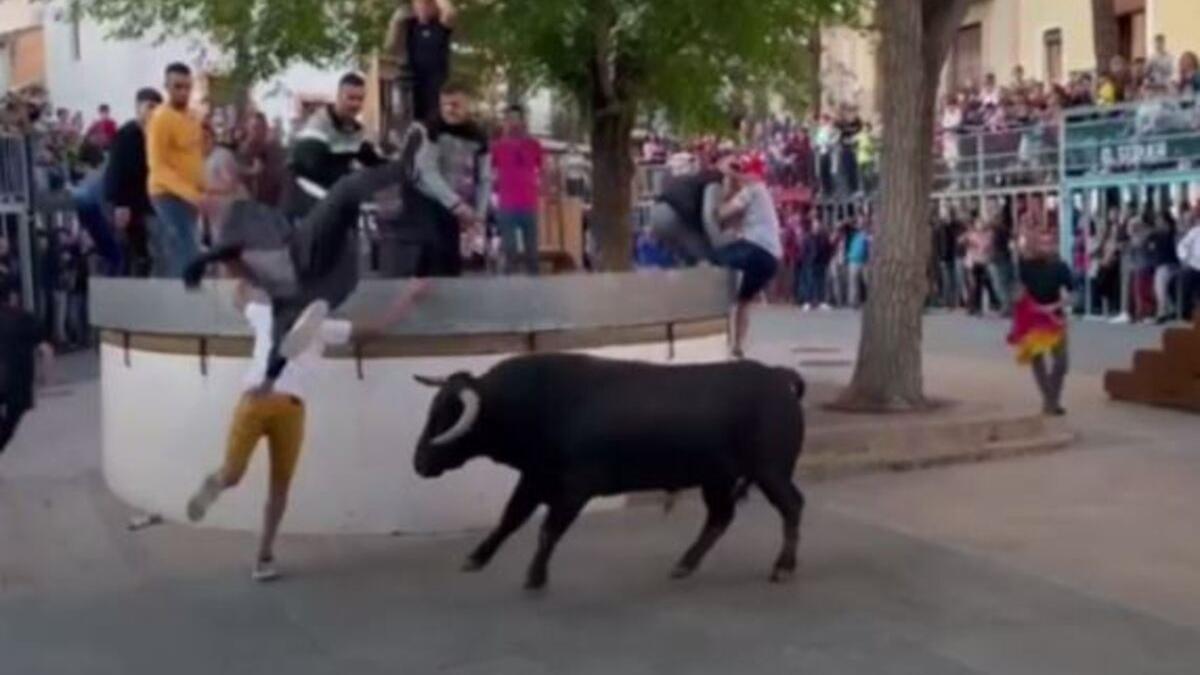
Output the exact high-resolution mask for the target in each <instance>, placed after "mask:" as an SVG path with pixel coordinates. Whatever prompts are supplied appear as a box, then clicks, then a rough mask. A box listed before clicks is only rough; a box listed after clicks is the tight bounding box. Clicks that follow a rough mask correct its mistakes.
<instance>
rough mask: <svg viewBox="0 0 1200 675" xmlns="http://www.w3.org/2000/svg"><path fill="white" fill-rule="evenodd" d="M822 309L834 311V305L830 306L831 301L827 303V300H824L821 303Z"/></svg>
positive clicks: (823, 310)
mask: <svg viewBox="0 0 1200 675" xmlns="http://www.w3.org/2000/svg"><path fill="white" fill-rule="evenodd" d="M821 311H822V312H832V311H833V307H830V306H829V303H827V302H822V303H821Z"/></svg>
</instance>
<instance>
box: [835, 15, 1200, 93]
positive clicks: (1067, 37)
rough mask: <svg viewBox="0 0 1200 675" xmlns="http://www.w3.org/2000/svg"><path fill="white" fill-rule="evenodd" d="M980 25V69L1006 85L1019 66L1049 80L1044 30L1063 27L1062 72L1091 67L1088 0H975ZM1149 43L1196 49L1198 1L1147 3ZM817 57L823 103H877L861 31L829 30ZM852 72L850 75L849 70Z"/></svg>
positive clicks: (1199, 40) (870, 56) (1199, 46)
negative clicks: (1162, 40)
mask: <svg viewBox="0 0 1200 675" xmlns="http://www.w3.org/2000/svg"><path fill="white" fill-rule="evenodd" d="M973 23H979V24H981V25H982V27H983V47H982V49H983V53H982V57H983V72H984V73H988V72H991V73H995V75H996V77H997V79H998V80H999V81H1000V82H1001V83H1002V84H1004V83H1007V82H1008V81H1009V80H1010V79H1011V78H1012V71H1013V68H1014V67H1015V66H1017V65H1018V64H1019V65H1021V66H1023V67H1024V68H1025V75H1026V77H1029V78H1030V79H1034V80H1041V81H1044V80H1045V78H1046V47H1045V42H1044V36H1045V33H1046V31H1048V30H1051V29H1054V28H1057V29H1059V30H1061V31H1062V39H1063V73H1064V75H1067V76H1069V75H1070V74H1071V73H1074V72H1077V71H1082V70H1087V71H1090V70H1093V69H1095V67H1096V52H1095V46H1094V43H1093V40H1092V8H1091V1H1090V0H977V1H976V2H975V3H973V4H972V6H971V8H970V9H969V11H968V13H967V17H966V19H965V20H964V21H963V24H964V25H970V24H973ZM1146 32H1147V35H1146V44H1147V45H1148V46H1151V47H1150V48H1152V45H1153V43H1154V36H1155V35H1156V34H1158V33H1164V34H1165V35H1166V36H1167V47H1168V49H1169V50H1170V51H1171V53H1172V54H1174V55H1175V56H1176V57H1178V56H1179V55H1180V54H1182V53H1183V52H1185V51H1194V52H1197V53H1200V0H1146ZM824 40H825V45H824V46H825V54H824V57H823V59H822V61H823V64H822V72H823V75H824V76H823V80H825V84H826V102H831V100H832V99H836V97H837V96H838V95H839V94H841V95H842V96H843V98H848V99H850V100H851V101H853V102H857V103H858V104H859V106H860V108H861V109H862V110H863V112H864V114H866V115H867V116H869V117H874V116H875V111H876V108H877V99H876V76H875V62H874V59H875V56H874V55H875V50H874V46H873V44H872V43H873V41H872V40H871V39H870V38H869V37H867V36H864V35H863V34H861V33H856V32H854V31H850V30H846V29H841V28H834V29H828V30H826V31H825V32H824ZM847 71H850V74H847Z"/></svg>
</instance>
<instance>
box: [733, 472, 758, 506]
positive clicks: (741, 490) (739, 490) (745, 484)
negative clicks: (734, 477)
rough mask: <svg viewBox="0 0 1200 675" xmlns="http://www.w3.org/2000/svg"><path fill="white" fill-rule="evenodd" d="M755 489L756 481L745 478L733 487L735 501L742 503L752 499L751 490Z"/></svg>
mask: <svg viewBox="0 0 1200 675" xmlns="http://www.w3.org/2000/svg"><path fill="white" fill-rule="evenodd" d="M752 487H754V481H752V480H750V479H749V478H743V479H741V480H739V481H738V482H737V485H735V486H734V487H733V501H734V502H735V503H739V504H740V503H741V502H744V501H746V500H747V499H749V498H750V488H752Z"/></svg>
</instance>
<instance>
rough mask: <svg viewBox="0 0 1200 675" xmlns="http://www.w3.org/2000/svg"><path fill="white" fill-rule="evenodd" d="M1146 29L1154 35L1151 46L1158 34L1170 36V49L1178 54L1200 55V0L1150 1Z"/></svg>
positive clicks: (1148, 42)
mask: <svg viewBox="0 0 1200 675" xmlns="http://www.w3.org/2000/svg"><path fill="white" fill-rule="evenodd" d="M1146 28H1147V30H1148V31H1149V33H1150V35H1149V37H1148V39H1147V40H1146V44H1147V45H1149V49H1151V50H1153V49H1154V36H1155V35H1156V34H1158V33H1163V34H1165V35H1166V36H1167V49H1168V50H1169V51H1170V52H1171V53H1172V54H1174V55H1175V56H1176V57H1178V56H1179V55H1180V54H1182V53H1183V52H1188V51H1191V52H1196V53H1198V54H1200V1H1197V0H1147V3H1146Z"/></svg>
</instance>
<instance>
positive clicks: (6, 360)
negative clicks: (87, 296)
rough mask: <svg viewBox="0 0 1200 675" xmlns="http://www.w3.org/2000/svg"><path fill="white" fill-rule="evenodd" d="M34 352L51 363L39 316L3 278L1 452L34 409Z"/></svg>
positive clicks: (0, 307)
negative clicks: (25, 305)
mask: <svg viewBox="0 0 1200 675" xmlns="http://www.w3.org/2000/svg"><path fill="white" fill-rule="evenodd" d="M35 354H40V355H41V357H42V359H43V362H44V365H48V364H49V362H50V360H51V358H52V357H53V355H54V350H53V349H52V348H51V347H50V345H49V344H48V343H47V342H46V340H45V338H44V336H43V334H42V328H41V326H40V325H38V321H37V319H35V318H34V317H33V315H32V314H30V313H28V312H26V311H24V310H23V309H21V306H20V301H19V299H18V296H17V293H16V292H14V290H13V289H12V288H10V287H9V286H8V284H7V282H5V281H3V280H0V454H3V453H4V450H5V448H7V447H8V443H9V441H11V440H12V437H13V435H14V434H16V432H17V425H18V424H20V422H21V418H22V417H24V416H25V413H27V412H29V410H31V409H32V408H33V401H34V397H33V381H34V370H35V369H34V355H35Z"/></svg>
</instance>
